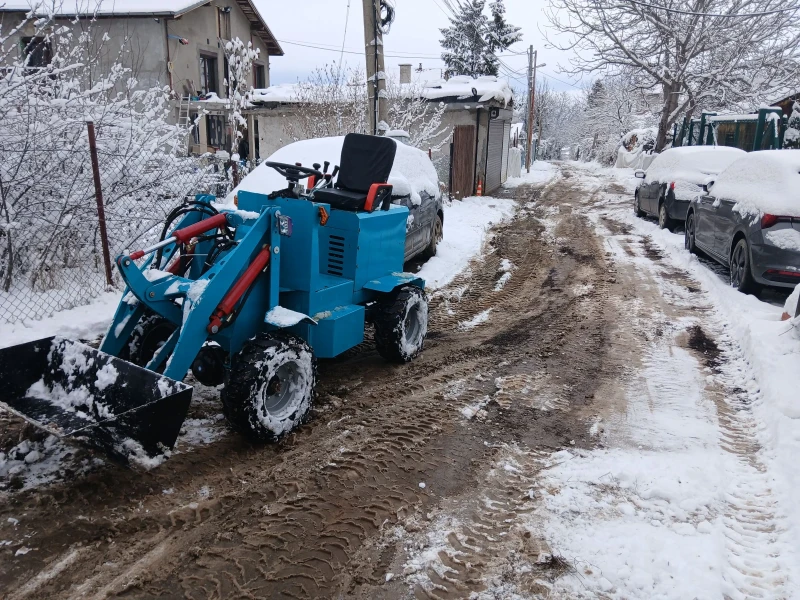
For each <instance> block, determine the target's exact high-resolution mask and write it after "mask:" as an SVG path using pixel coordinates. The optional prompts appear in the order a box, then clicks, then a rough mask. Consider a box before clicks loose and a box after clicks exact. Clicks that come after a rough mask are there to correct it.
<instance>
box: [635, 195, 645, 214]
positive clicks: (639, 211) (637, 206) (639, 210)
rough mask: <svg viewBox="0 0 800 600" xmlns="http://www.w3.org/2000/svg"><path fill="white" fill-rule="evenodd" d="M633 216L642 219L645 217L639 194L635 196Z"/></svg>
mask: <svg viewBox="0 0 800 600" xmlns="http://www.w3.org/2000/svg"><path fill="white" fill-rule="evenodd" d="M633 214H635V215H636V216H637V217H639V218H640V219H641V218H642V217H644V216H645V212H644V211H643V210H642V207H641V204H640V203H639V192H636V193H635V194H634V195H633Z"/></svg>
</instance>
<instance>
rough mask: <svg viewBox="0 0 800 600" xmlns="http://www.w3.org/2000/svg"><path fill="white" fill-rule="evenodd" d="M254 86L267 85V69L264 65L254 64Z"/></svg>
mask: <svg viewBox="0 0 800 600" xmlns="http://www.w3.org/2000/svg"><path fill="white" fill-rule="evenodd" d="M253 87H254V88H256V89H262V88H265V87H267V69H266V67H265V66H264V65H259V64H254V65H253Z"/></svg>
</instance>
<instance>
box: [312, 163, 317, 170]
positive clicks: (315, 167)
mask: <svg viewBox="0 0 800 600" xmlns="http://www.w3.org/2000/svg"><path fill="white" fill-rule="evenodd" d="M311 166H312V167H314V169H315V170H317V171H319V163H314V164H313V165H311Z"/></svg>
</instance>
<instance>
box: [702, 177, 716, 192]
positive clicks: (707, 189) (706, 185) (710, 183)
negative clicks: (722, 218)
mask: <svg viewBox="0 0 800 600" xmlns="http://www.w3.org/2000/svg"><path fill="white" fill-rule="evenodd" d="M713 185H714V181H713V180H711V181H706V182H705V183H704V184H703V185H702V188H703V191H704V192H705V193H706V194H707V193H708V192H710V191H711V186H713Z"/></svg>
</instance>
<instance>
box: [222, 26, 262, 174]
mask: <svg viewBox="0 0 800 600" xmlns="http://www.w3.org/2000/svg"><path fill="white" fill-rule="evenodd" d="M258 54H259V50H258V48H253V43H252V42H247V44H246V45H245V43H244V42H243V41H242V40H240V39H239V38H238V37H237V38H235V39H233V40H231V41H229V42H226V43H225V58H227V62H228V75H227V79H226V81H225V85H226V86H227V87H228V102H229V103H230V107H229V108H230V110H229V111H228V121H229V123H230V126H231V131H232V132H233V140H232V142H231V143H232V147H231V154H234V153H235V152H237V148H238V147H239V140H240V139H241V138H242V137H243V136H244V130H245V129H247V119H245V118H244V116H242V111H243V110H244V109H245V108H247V106H248V105H249V104H250V96H251V92H252V89H253V88H252V86H251V85H250V80H251V77H250V76H251V74H252V72H253V61H254V60H256V59H257V58H258ZM241 158H242V159H243V160H246V159H247V157H246V156H243V157H241Z"/></svg>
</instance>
